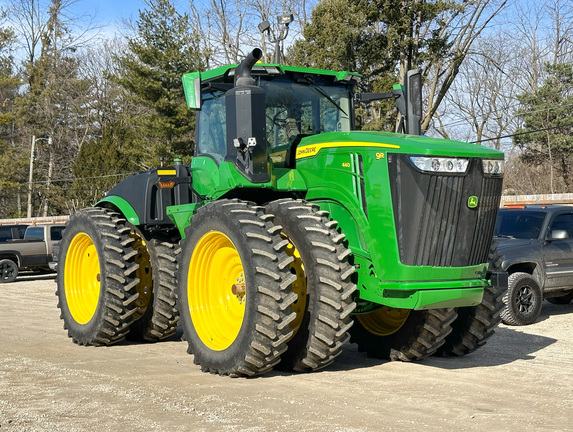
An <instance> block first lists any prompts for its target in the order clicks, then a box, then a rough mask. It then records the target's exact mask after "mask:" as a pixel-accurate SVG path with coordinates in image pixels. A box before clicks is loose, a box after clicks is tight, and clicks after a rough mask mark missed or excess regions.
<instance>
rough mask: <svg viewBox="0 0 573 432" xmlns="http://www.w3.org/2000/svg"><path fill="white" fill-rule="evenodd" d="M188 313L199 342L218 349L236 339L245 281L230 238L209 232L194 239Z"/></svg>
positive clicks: (243, 302) (243, 305) (242, 306)
mask: <svg viewBox="0 0 573 432" xmlns="http://www.w3.org/2000/svg"><path fill="white" fill-rule="evenodd" d="M187 281H188V284H187V293H188V304H189V313H190V314H191V320H192V322H193V326H194V328H195V331H196V332H197V335H198V336H199V338H200V339H201V341H202V342H203V343H204V344H205V345H206V346H207V347H209V348H211V349H212V350H215V351H221V350H224V349H226V348H228V347H229V346H231V344H232V343H233V342H234V341H235V339H236V338H237V336H238V335H239V332H240V329H241V325H242V323H243V319H244V316H245V303H246V301H247V297H248V295H247V281H246V278H245V273H244V270H243V265H242V262H241V258H240V256H239V252H238V251H237V249H236V248H235V245H234V244H233V242H232V241H231V239H230V238H229V237H227V236H226V235H225V234H224V233H222V232H219V231H210V232H208V233H206V234H205V235H203V237H201V239H199V241H198V242H197V245H196V246H195V249H194V251H193V255H192V256H191V262H190V265H189V274H188V278H187Z"/></svg>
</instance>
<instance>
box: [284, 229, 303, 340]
mask: <svg viewBox="0 0 573 432" xmlns="http://www.w3.org/2000/svg"><path fill="white" fill-rule="evenodd" d="M281 237H283V238H286V239H287V240H288V241H289V244H288V246H287V247H286V253H287V255H289V256H292V257H293V258H294V261H293V262H292V263H291V265H290V271H291V272H292V273H294V274H295V275H296V281H294V282H293V284H292V292H294V293H295V294H296V295H297V299H296V300H295V302H294V303H293V305H292V310H293V312H295V313H296V318H295V319H294V320H293V321H292V322H291V323H290V324H289V327H290V328H291V329H292V330H294V333H293V336H294V335H295V334H296V332H297V331H298V329H299V328H300V325H301V324H302V320H303V318H304V312H305V311H306V302H307V295H306V275H305V273H304V265H303V263H302V258H301V257H300V253H299V252H298V250H297V248H296V247H295V245H294V244H293V243H292V241H291V240H290V239H289V238H288V237H287V236H286V235H285V234H283V233H281Z"/></svg>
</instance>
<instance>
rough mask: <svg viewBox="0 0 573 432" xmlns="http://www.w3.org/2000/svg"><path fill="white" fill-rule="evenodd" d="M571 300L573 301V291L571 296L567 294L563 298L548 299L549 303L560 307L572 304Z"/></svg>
mask: <svg viewBox="0 0 573 432" xmlns="http://www.w3.org/2000/svg"><path fill="white" fill-rule="evenodd" d="M571 300H573V291H571V292H570V293H569V294H565V295H563V296H559V297H550V298H548V299H547V301H548V302H549V303H553V304H558V305H565V304H569V303H571Z"/></svg>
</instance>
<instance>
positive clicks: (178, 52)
mask: <svg viewBox="0 0 573 432" xmlns="http://www.w3.org/2000/svg"><path fill="white" fill-rule="evenodd" d="M145 4H146V5H147V9H145V10H142V11H140V12H139V19H138V20H137V22H136V33H135V34H134V35H133V36H132V37H130V38H128V42H127V52H126V53H125V54H123V55H120V56H118V57H117V61H118V76H117V77H116V80H117V82H118V83H119V84H120V85H121V86H122V87H123V88H124V89H125V90H127V92H128V93H127V94H128V97H130V98H131V99H132V100H133V102H134V103H137V104H139V105H141V106H143V107H145V108H146V109H147V110H146V112H144V114H143V115H140V116H139V117H138V118H132V120H131V121H132V124H133V126H134V135H135V137H136V138H135V143H136V144H137V148H138V149H139V155H138V157H140V158H141V159H142V164H143V165H144V166H145V165H147V166H148V167H149V166H156V165H157V163H158V159H159V158H160V157H164V158H166V159H169V158H172V157H173V156H183V155H187V154H190V153H191V151H192V147H193V131H194V117H193V113H192V112H191V111H189V110H188V109H187V106H186V103H185V95H184V93H183V86H182V83H181V77H182V75H183V74H184V73H187V72H190V71H192V70H200V69H201V66H202V63H201V57H200V53H199V48H198V47H199V44H198V41H197V38H196V37H195V36H194V35H193V34H192V32H191V28H192V26H191V23H190V18H189V15H188V14H186V13H185V14H181V13H179V12H178V11H177V10H176V8H175V6H174V4H173V1H172V0H156V1H151V0H146V1H145ZM126 115H129V113H126Z"/></svg>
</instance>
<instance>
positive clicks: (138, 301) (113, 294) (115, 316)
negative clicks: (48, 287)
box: [56, 207, 178, 346]
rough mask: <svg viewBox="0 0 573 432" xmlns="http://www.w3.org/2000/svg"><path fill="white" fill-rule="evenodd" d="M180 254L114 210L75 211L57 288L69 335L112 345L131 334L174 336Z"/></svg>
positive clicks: (90, 342)
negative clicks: (149, 238)
mask: <svg viewBox="0 0 573 432" xmlns="http://www.w3.org/2000/svg"><path fill="white" fill-rule="evenodd" d="M176 255H177V248H176V247H175V245H173V244H170V243H168V242H165V241H158V240H157V239H151V240H149V241H146V240H145V239H144V238H143V235H142V234H141V233H140V232H139V231H137V230H136V229H135V228H134V227H132V226H131V225H129V224H128V223H127V221H126V220H125V218H123V216H122V215H120V214H119V213H117V212H114V211H112V210H110V209H104V208H97V207H94V208H90V209H85V210H81V211H79V212H77V213H75V214H74V215H72V216H71V217H70V220H69V222H68V223H67V225H66V229H65V231H64V233H63V237H62V241H61V242H60V257H61V258H63V259H60V260H59V269H58V275H57V286H58V287H57V291H56V295H57V296H58V307H59V308H60V310H61V318H62V319H63V321H64V328H65V329H67V330H68V335H69V337H71V338H72V340H73V341H74V342H76V343H77V344H79V345H95V346H102V345H103V346H107V345H112V344H115V343H117V342H120V341H122V340H123V339H125V338H126V337H127V338H129V339H132V340H147V341H156V340H160V339H164V338H166V337H169V336H170V335H172V334H173V333H174V332H175V330H176V326H177V321H178V312H177V309H176V308H175V292H174V288H175V276H176V275H175V269H176V265H177V264H176ZM152 263H158V265H157V266H155V265H152Z"/></svg>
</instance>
